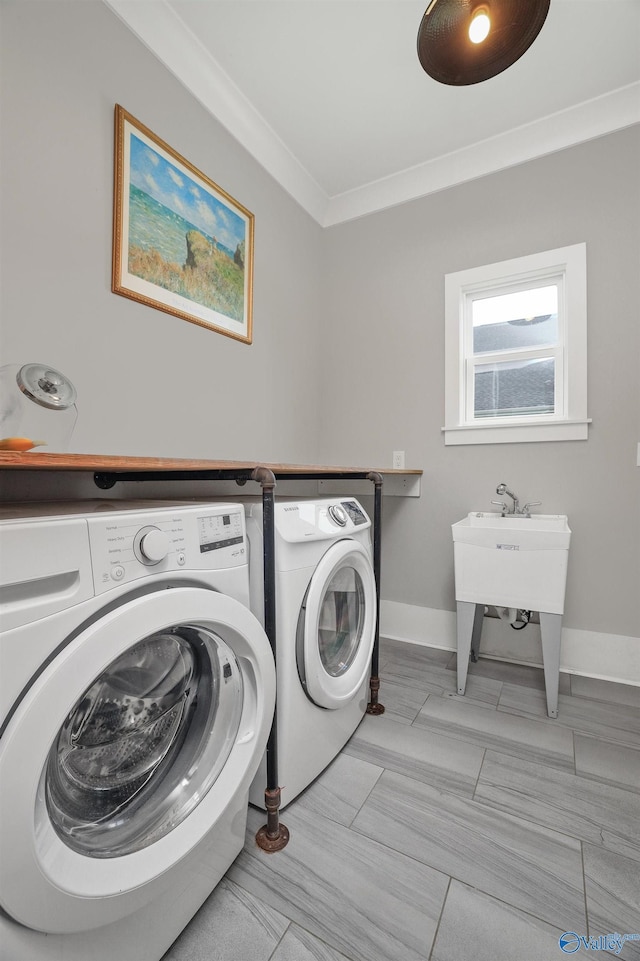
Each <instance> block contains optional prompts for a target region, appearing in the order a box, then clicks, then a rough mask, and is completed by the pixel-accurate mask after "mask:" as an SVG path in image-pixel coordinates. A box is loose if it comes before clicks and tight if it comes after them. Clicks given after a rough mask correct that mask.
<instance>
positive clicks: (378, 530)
mask: <svg viewBox="0 0 640 961" xmlns="http://www.w3.org/2000/svg"><path fill="white" fill-rule="evenodd" d="M367 480H370V481H371V482H372V483H373V484H374V496H373V573H374V576H375V581H376V632H375V637H374V639H373V652H372V655H371V678H370V680H369V687H370V690H371V700H370V701H369V703H368V704H367V714H384V705H383V704H379V703H378V691H379V690H380V678H379V677H378V660H379V648H380V566H381V558H382V474H379V473H378V472H377V471H371V473H369V474H367Z"/></svg>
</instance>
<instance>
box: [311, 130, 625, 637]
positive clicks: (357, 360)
mask: <svg viewBox="0 0 640 961" xmlns="http://www.w3.org/2000/svg"><path fill="white" fill-rule="evenodd" d="M638 170H640V128H637V127H636V128H633V129H629V130H626V131H623V132H620V133H617V134H614V135H611V136H608V137H604V138H602V139H598V140H595V141H592V142H590V143H585V144H583V145H581V146H578V147H575V148H573V149H570V150H565V151H563V152H561V153H557V154H553V155H551V156H548V157H545V158H542V159H539V160H536V161H533V162H531V163H527V164H524V165H522V166H520V167H516V168H513V169H510V170H507V171H504V172H501V173H498V174H495V175H492V176H489V177H484V178H482V179H480V180H477V181H474V182H472V183H467V184H464V185H462V186H458V187H455V188H453V189H450V190H447V191H443V192H442V193H439V194H435V195H432V196H430V197H425V198H424V199H422V200H419V201H415V202H413V203H410V204H406V205H404V206H399V207H395V208H393V209H391V210H388V211H385V212H381V213H378V214H376V215H373V216H369V217H367V218H364V219H362V220H358V221H354V222H352V223H347V224H342V225H339V226H336V227H333V228H331V229H330V230H328V231H327V233H326V239H327V252H326V256H327V267H326V290H327V291H328V297H329V303H328V306H327V310H326V319H325V324H326V327H327V330H326V334H327V336H326V337H325V338H324V340H323V341H322V349H323V351H324V353H323V355H322V359H323V361H324V364H325V367H326V368H327V369H329V367H331V369H332V371H333V375H332V380H331V385H330V387H329V385H327V384H325V390H324V393H323V396H322V409H323V420H322V425H323V426H322V435H321V445H320V455H321V456H325V457H328V456H329V455H331V456H332V457H334V458H335V459H337V460H345V459H348V458H349V457H350V454H351V452H352V450H353V447H354V445H355V447H356V449H357V451H358V454H359V457H360V460H364V461H368V462H373V463H376V464H379V465H387V466H391V456H392V451H394V450H404V451H406V458H407V466H408V467H419V468H423V469H424V471H425V474H424V478H423V483H422V497H421V498H420V499H419V500H418V499H416V500H399V499H395V498H393V499H392V498H386V499H385V502H384V509H385V528H384V553H383V565H384V566H383V576H382V595H383V597H384V598H386V599H389V600H394V601H399V602H404V603H406V604H413V605H418V606H421V607H427V608H436V609H441V610H453V609H454V606H455V605H454V592H453V553H452V546H451V530H450V525H451V523H453V522H454V521H456V520H459V519H460V518H461V517H463V516H464V515H465V514H466V513H467V512H468V511H470V510H483V509H484V510H486V509H489V506H490V501H491V499H492V497H495V489H496V485H497V484H498V483H499V482H500V481H506V482H507V483H508V484H509V486H510V487H511V489H512V490H514V491H516V492H517V493H518V494H519V495H520V497H521V499H522V500H523V501H529V500H541V501H542V502H543V508H542V509H543V510H544V511H545V512H547V513H567V514H568V515H569V521H570V526H571V528H572V531H573V536H572V545H571V553H570V558H569V577H568V582H567V609H566V614H565V619H564V623H565V625H566V626H569V627H574V628H582V629H585V630H591V631H603V632H611V633H616V634H628V635H631V636H637V635H638V634H640V612H639V607H638V593H639V588H640V490H639V488H640V470H639V469H638V467H636V466H635V464H636V446H637V443H638V440H639V439H640V417H639V413H640V386H639V385H640V323H639V316H638V304H639V303H640V272H639V254H640V180H639V178H638ZM582 241H585V242H586V244H587V271H588V278H587V285H588V348H589V370H588V376H589V416H590V417H591V418H593V424H592V425H591V427H590V429H589V440H588V441H575V442H564V443H562V442H554V443H532V444H493V445H477V446H467V447H445V445H444V440H443V436H442V433H441V430H440V429H441V427H442V425H443V424H444V320H443V318H444V279H443V278H444V274H446V273H449V272H451V271H456V270H462V269H464V268H467V267H473V266H477V265H479V264H484V263H487V264H488V263H493V262H496V261H500V260H506V259H507V258H510V257H518V256H521V255H524V254H529V253H534V252H536V251H540V250H547V249H552V248H555V247H561V246H564V245H567V244H574V243H580V242H582ZM341 339H342V342H343V348H344V349H343V352H342V353H339V352H338V351H336V350H334V349H333V347H334V345H335V344H336V343H337V342H340V341H341ZM329 345H330V346H329ZM356 387H357V389H356ZM343 411H347V412H348V421H347V422H346V423H345V424H344V430H343V431H342V432H340V431H338V430H335V426H336V425H337V424H340V417H341V412H343ZM356 425H357V426H356ZM407 544H408V545H410V546H409V548H408V550H405V548H404V546H405V545H407Z"/></svg>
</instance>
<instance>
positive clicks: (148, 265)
mask: <svg viewBox="0 0 640 961" xmlns="http://www.w3.org/2000/svg"><path fill="white" fill-rule="evenodd" d="M114 167H115V174H114V201H113V274H112V287H111V289H112V290H113V292H114V293H116V294H121V295H122V296H123V297H129V298H131V299H132V300H136V301H138V302H139V303H142V304H146V305H147V306H148V307H155V308H156V309H157V310H162V311H165V313H168V314H173V315H174V316H175V317H180V318H181V319H182V320H188V321H189V322H190V323H192V324H198V325H199V326H201V327H208V328H209V329H210V330H215V331H217V332H218V333H221V334H225V335H226V336H227V337H233V338H235V339H236V340H239V341H242V342H243V343H246V344H250V343H251V341H252V337H253V238H254V216H253V214H252V213H251V212H250V211H249V210H247V209H246V207H243V206H242V204H240V203H238V201H237V200H234V198H233V197H231V196H230V195H229V194H228V193H227V192H226V191H225V190H223V189H222V188H221V187H219V186H218V185H217V184H216V183H214V181H213V180H210V178H209V177H207V176H205V174H203V173H202V172H201V171H200V170H198V169H197V168H196V167H194V166H193V164H191V163H189V161H188V160H185V159H184V157H181V156H180V154H179V153H177V152H176V151H175V150H173V149H172V148H171V147H169V146H168V144H166V143H165V142H164V141H163V140H160V138H159V137H157V136H156V135H155V134H154V133H152V132H151V131H150V130H149V129H148V127H145V126H144V124H142V123H140V121H138V120H136V119H135V117H132V116H131V114H130V113H128V112H127V111H126V110H125V109H124V108H123V107H121V106H120V105H119V104H116V108H115V164H114Z"/></svg>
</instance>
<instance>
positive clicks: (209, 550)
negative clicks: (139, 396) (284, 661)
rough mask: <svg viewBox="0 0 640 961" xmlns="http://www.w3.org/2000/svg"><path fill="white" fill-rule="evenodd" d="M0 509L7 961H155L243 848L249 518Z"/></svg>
mask: <svg viewBox="0 0 640 961" xmlns="http://www.w3.org/2000/svg"><path fill="white" fill-rule="evenodd" d="M0 516H1V517H2V519H1V520H0V660H1V671H0V709H1V711H0V732H1V736H0V785H1V793H0V848H1V850H2V871H1V872H0V906H1V909H2V910H1V911H0V957H1V958H2V959H3V961H54V959H55V961H87V958H91V959H92V961H112V959H113V958H114V957H116V958H123V959H126V961H132V959H136V961H158V959H160V958H161V957H162V955H163V954H164V953H165V951H166V950H167V949H168V948H169V946H170V945H171V944H172V942H173V941H174V940H175V938H176V937H177V936H178V934H179V933H180V932H181V930H182V929H183V927H184V926H185V924H187V923H188V921H189V920H190V919H191V918H192V917H193V915H194V914H195V912H196V911H197V910H198V908H199V907H200V905H201V904H202V903H203V901H204V900H205V899H206V898H207V896H208V895H209V894H210V893H211V891H212V890H213V888H214V887H215V886H216V884H217V883H218V881H219V880H220V878H221V877H222V875H223V874H224V873H225V871H226V870H227V869H228V867H229V866H230V865H231V863H232V862H233V860H234V859H235V858H236V856H237V855H238V853H239V852H240V850H241V849H242V847H243V844H244V839H245V827H246V817H247V807H248V792H249V786H250V784H251V781H252V780H253V777H254V775H255V772H256V769H257V767H258V764H259V762H260V759H261V757H262V755H263V753H264V750H265V745H266V743H267V738H268V735H269V731H270V729H271V723H272V718H273V710H274V701H275V670H274V664H273V655H272V652H271V648H270V645H269V641H268V639H267V637H266V635H265V633H264V630H263V628H262V627H261V625H260V623H259V622H258V620H257V618H255V617H254V615H253V614H252V613H251V611H250V610H249V580H248V563H247V561H248V551H247V542H246V527H245V519H244V511H243V508H242V507H241V506H240V505H239V504H223V503H215V504H198V505H175V506H170V507H168V506H166V504H164V505H163V506H161V507H160V506H157V505H156V506H154V505H153V503H151V504H150V503H149V502H146V503H145V502H139V503H135V502H130V503H124V502H120V503H118V502H114V501H111V502H107V503H106V504H105V502H99V503H90V504H89V503H86V502H85V503H84V504H78V505H75V506H74V505H64V506H63V505H60V504H58V505H21V506H16V505H14V506H13V507H10V508H5V509H3V511H2V514H1V515H0Z"/></svg>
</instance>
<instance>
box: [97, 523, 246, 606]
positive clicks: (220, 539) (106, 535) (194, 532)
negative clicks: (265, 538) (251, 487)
mask: <svg viewBox="0 0 640 961" xmlns="http://www.w3.org/2000/svg"><path fill="white" fill-rule="evenodd" d="M87 523H88V525H89V542H90V547H91V560H92V564H93V577H94V587H95V591H96V593H104V592H105V591H108V590H110V589H112V588H113V587H114V586H115V585H117V584H123V583H128V582H131V581H135V580H138V579H139V578H143V577H148V576H150V575H153V574H160V573H170V572H171V571H199V572H206V571H219V570H223V569H227V568H233V567H239V566H241V565H246V564H247V550H246V532H245V520H244V510H243V508H242V506H241V505H239V504H203V505H194V506H189V507H185V506H179V507H176V508H174V509H171V508H167V507H164V508H157V509H154V510H149V511H128V510H122V511H110V512H109V515H108V516H103V517H101V516H99V515H93V516H90V517H88V518H87Z"/></svg>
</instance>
